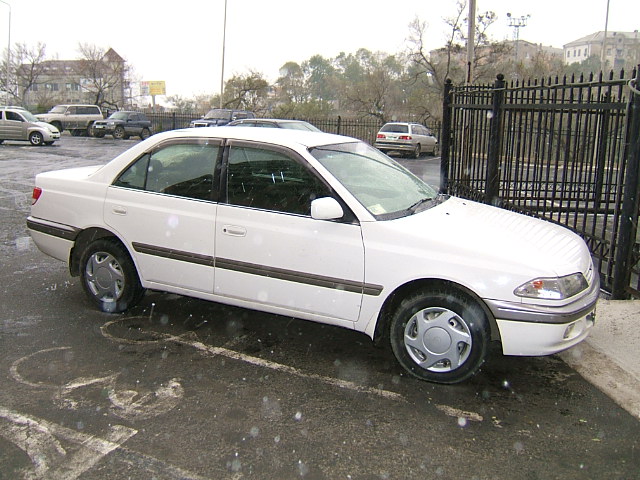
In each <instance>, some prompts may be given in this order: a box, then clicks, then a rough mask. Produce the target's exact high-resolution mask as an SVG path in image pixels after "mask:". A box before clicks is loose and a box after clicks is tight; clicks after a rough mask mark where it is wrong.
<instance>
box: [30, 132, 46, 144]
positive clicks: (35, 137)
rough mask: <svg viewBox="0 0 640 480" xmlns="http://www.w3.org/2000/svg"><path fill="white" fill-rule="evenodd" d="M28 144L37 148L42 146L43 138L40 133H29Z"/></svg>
mask: <svg viewBox="0 0 640 480" xmlns="http://www.w3.org/2000/svg"><path fill="white" fill-rule="evenodd" d="M29 142H31V145H33V146H35V147H39V146H41V145H43V144H44V137H43V136H42V134H41V133H40V132H31V133H30V134H29Z"/></svg>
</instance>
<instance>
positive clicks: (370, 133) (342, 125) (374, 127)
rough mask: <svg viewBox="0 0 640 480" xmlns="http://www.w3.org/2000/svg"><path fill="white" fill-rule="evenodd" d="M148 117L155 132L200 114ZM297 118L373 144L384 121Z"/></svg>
mask: <svg viewBox="0 0 640 480" xmlns="http://www.w3.org/2000/svg"><path fill="white" fill-rule="evenodd" d="M146 115H147V117H148V118H149V120H151V124H152V128H153V131H154V132H156V133H157V132H163V131H165V130H175V129H178V128H187V127H188V126H189V122H191V120H193V119H196V118H198V117H199V116H200V115H198V114H193V113H192V114H185V113H178V112H146ZM297 120H304V121H307V122H309V123H311V124H313V125H315V126H316V127H318V128H319V129H320V130H322V131H323V132H327V133H336V134H338V135H345V136H347V137H354V138H358V139H360V140H363V141H365V142H367V143H369V144H371V145H373V143H374V142H375V140H376V134H377V133H378V130H380V127H381V126H382V122H381V121H380V120H377V119H373V118H372V119H363V118H344V117H342V116H336V117H323V118H319V117H317V118H316V117H310V118H297ZM427 127H429V128H430V129H431V130H432V131H433V133H434V135H436V136H438V135H439V132H440V123H434V124H431V125H427Z"/></svg>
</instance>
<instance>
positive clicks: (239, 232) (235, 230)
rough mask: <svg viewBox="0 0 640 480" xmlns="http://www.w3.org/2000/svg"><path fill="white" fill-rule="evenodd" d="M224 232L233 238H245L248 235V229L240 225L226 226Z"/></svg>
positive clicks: (223, 228)
mask: <svg viewBox="0 0 640 480" xmlns="http://www.w3.org/2000/svg"><path fill="white" fill-rule="evenodd" d="M222 231H223V232H224V233H226V234H227V235H231V236H232V237H244V236H246V235H247V229H246V228H244V227H240V226H238V225H225V226H224V227H222Z"/></svg>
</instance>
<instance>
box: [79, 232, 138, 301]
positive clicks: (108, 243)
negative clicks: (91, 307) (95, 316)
mask: <svg viewBox="0 0 640 480" xmlns="http://www.w3.org/2000/svg"><path fill="white" fill-rule="evenodd" d="M80 268H81V270H80V277H81V279H82V287H83V289H84V291H85V293H86V294H87V296H88V297H89V299H90V300H91V301H92V302H93V303H94V304H95V305H96V306H97V307H98V308H100V310H102V311H104V312H108V313H120V312H124V311H126V310H128V309H129V308H131V307H133V306H134V305H136V304H137V303H138V302H139V301H140V300H141V299H142V297H143V296H144V293H145V289H144V288H143V287H142V285H141V284H140V278H139V277H138V272H137V271H136V267H135V265H134V263H133V261H132V260H131V257H130V256H129V252H127V250H126V249H125V248H124V246H123V245H122V244H121V243H119V242H117V241H114V240H109V239H101V240H96V241H95V242H93V243H91V244H89V245H88V246H87V248H86V249H85V250H84V252H82V256H81V258H80Z"/></svg>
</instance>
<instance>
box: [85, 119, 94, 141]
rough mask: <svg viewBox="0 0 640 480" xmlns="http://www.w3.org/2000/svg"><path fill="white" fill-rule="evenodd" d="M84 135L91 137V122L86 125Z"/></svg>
mask: <svg viewBox="0 0 640 480" xmlns="http://www.w3.org/2000/svg"><path fill="white" fill-rule="evenodd" d="M84 135H86V136H87V137H93V122H91V123H89V124H88V125H87V128H86V129H85V130H84Z"/></svg>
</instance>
